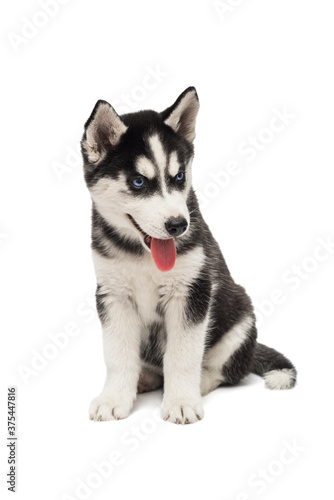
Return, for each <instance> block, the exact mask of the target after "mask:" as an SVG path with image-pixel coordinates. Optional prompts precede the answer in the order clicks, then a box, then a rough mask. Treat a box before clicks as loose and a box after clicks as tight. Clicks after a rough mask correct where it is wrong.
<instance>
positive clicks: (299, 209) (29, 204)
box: [0, 0, 334, 500]
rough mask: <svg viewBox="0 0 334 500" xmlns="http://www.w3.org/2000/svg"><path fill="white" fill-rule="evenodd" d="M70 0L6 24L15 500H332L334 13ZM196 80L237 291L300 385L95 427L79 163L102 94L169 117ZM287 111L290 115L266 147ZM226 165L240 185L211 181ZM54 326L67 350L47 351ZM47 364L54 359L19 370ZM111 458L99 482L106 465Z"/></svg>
mask: <svg viewBox="0 0 334 500" xmlns="http://www.w3.org/2000/svg"><path fill="white" fill-rule="evenodd" d="M62 3H63V4H64V5H61V6H59V9H58V12H55V11H54V13H53V16H51V15H45V14H44V16H43V14H42V16H41V15H40V12H43V9H42V8H41V6H40V4H39V2H38V1H33V0H29V1H28V2H27V1H23V0H20V1H16V2H11V3H10V2H7V3H6V4H3V5H2V11H4V12H2V13H1V19H2V38H1V40H2V61H3V62H2V72H1V73H2V77H1V83H2V87H3V88H2V92H1V110H2V117H1V118H2V119H1V126H2V132H1V139H2V141H1V142H2V145H1V184H0V185H1V200H0V202H1V211H0V259H1V297H0V304H1V340H2V348H1V358H2V360H1V384H2V390H1V405H0V408H1V419H0V425H1V454H0V455H1V474H0V475H1V488H2V491H4V492H6V485H5V481H6V472H7V469H8V466H7V450H6V429H7V417H6V404H7V402H6V390H7V389H6V388H7V386H8V385H13V384H14V385H17V386H18V401H17V405H18V408H17V410H18V429H17V431H18V436H19V440H18V448H17V453H18V484H17V487H18V492H17V494H16V497H15V498H18V499H20V500H21V499H24V500H25V499H28V498H34V499H36V500H42V499H43V500H45V499H46V498H47V499H52V500H53V499H63V500H64V499H69V498H71V499H72V500H73V498H92V499H96V500H97V499H105V498H114V497H115V498H118V499H120V500H123V499H128V498H147V499H155V498H159V499H162V500H165V499H167V498H168V499H170V498H173V499H174V498H175V499H181V498H187V499H188V498H194V499H202V498H210V499H213V500H249V499H252V500H253V499H257V498H264V499H266V500H267V499H269V500H276V499H277V500H281V499H282V498H285V499H287V500H290V499H295V498H312V499H313V498H330V496H331V494H332V479H331V476H332V464H331V463H330V457H331V454H332V449H333V433H332V422H333V410H332V409H331V407H330V399H332V394H333V388H332V371H333V370H332V366H331V363H332V358H333V353H332V352H333V351H332V349H333V342H332V336H333V312H332V310H333V270H334V249H333V248H332V246H333V244H332V246H330V245H331V244H330V243H329V244H328V245H329V246H328V247H327V250H326V248H325V247H323V248H322V250H319V247H318V245H319V241H321V240H319V238H322V240H323V241H327V240H329V241H332V242H333V240H334V229H333V208H334V207H333V173H332V172H333V146H332V143H333V116H334V105H333V89H334V78H333V38H334V36H333V5H332V2H331V1H330V0H327V1H325V0H319V1H318V2H315V1H309V0H299V1H298V0H295V1H291V0H280V1H279V2H278V1H268V0H244V1H236V0H234V1H233V0H229V1H228V0H226V2H223V1H222V2H221V3H222V4H224V3H225V6H227V7H228V9H227V8H226V12H225V14H224V11H223V10H222V9H220V14H219V12H218V10H219V9H217V8H215V7H214V2H213V0H203V1H190V0H183V1H176V0H169V2H157V1H154V0H142V1H138V2H137V1H135V0H128V1H126V2H121V1H118V2H115V1H111V2H108V1H102V0H97V1H94V2H93V1H80V2H79V0H70V1H68V2H65V1H63V2H62ZM27 20H29V22H32V21H33V22H34V23H35V24H39V25H41V24H44V26H40V27H38V28H33V27H31V25H30V28H29V27H27V26H28V24H27ZM23 32H24V33H25V35H27V34H28V35H29V37H30V38H25V40H22V39H20V38H17V37H18V36H23V35H22V33H23ZM15 36H16V38H15ZM14 39H15V42H14V41H13V40H14ZM152 71H155V72H156V73H157V72H158V74H159V75H160V76H156V77H155V80H154V78H153V77H151V78H150V77H149V76H147V75H148V74H150V72H152ZM189 85H194V86H196V88H197V91H198V95H199V98H200V103H201V109H200V114H199V118H198V127H197V138H196V142H195V146H196V157H195V162H194V185H195V188H196V189H197V191H198V192H199V193H202V197H203V196H204V197H205V199H206V203H203V204H202V205H203V214H204V216H205V218H206V220H207V222H208V223H209V225H210V228H211V229H212V231H213V233H214V235H215V237H216V239H217V240H218V241H219V243H220V245H221V247H222V251H223V253H224V256H225V258H226V260H227V263H228V266H229V268H230V270H231V273H232V275H233V277H234V278H235V280H236V281H237V282H239V283H241V284H242V285H244V286H245V287H246V289H247V291H248V293H249V294H250V295H251V297H252V299H253V301H254V303H255V305H256V306H257V309H258V310H259V309H261V307H262V308H263V306H266V316H264V315H263V313H262V316H261V317H262V322H261V325H260V327H259V339H260V340H261V341H262V342H264V343H266V344H268V345H270V346H273V347H275V348H277V349H278V350H280V351H282V352H284V353H285V354H286V355H287V356H288V357H289V358H290V359H291V360H292V361H293V362H294V363H295V365H296V367H297V369H298V372H299V379H298V386H297V387H296V388H295V389H294V390H292V391H282V392H271V391H269V390H266V389H265V388H264V384H263V381H262V380H261V379H260V378H258V377H256V376H250V377H249V378H248V379H247V380H246V381H245V382H244V383H243V384H242V385H240V386H239V387H235V388H228V389H227V388H225V389H223V388H222V389H218V390H216V391H215V392H214V393H212V394H210V395H209V396H207V397H206V398H205V399H204V409H205V418H204V420H203V421H201V422H199V423H197V424H196V425H191V426H184V427H181V426H176V425H172V424H168V423H165V422H163V421H161V420H160V419H159V418H158V417H154V415H155V414H156V408H158V407H159V405H160V402H161V397H162V394H161V392H159V391H158V392H155V393H152V394H146V395H142V396H140V397H139V398H138V401H137V402H136V404H135V407H134V410H133V412H132V414H131V416H130V417H129V418H128V419H127V420H124V421H119V422H107V423H93V422H91V421H89V419H88V407H89V403H90V400H91V399H92V398H93V397H94V396H96V395H97V394H98V392H99V391H100V389H101V388H102V384H103V378H104V372H105V368H104V362H103V357H102V336H101V333H100V325H99V322H98V320H97V317H96V313H95V306H94V304H93V303H92V298H93V296H94V292H95V276H94V271H93V265H92V261H91V255H90V199H89V195H88V192H87V190H86V187H85V184H84V181H83V176H82V169H81V161H80V159H78V156H77V155H76V154H75V151H76V149H77V145H78V141H79V140H80V138H81V134H82V131H83V124H84V122H85V120H86V119H87V118H88V116H89V114H90V112H91V110H92V108H93V106H94V104H95V102H96V101H97V99H105V100H108V101H109V102H111V103H114V104H115V106H116V107H117V105H118V107H119V111H120V112H121V111H122V110H124V105H125V103H124V100H125V99H127V97H126V96H129V98H130V101H131V103H130V104H131V106H133V108H132V109H133V110H136V109H140V108H152V109H156V110H159V111H160V110H163V109H164V108H166V107H167V106H169V105H171V104H172V103H173V102H174V100H175V99H176V98H177V96H178V95H179V94H180V93H181V92H182V91H183V90H184V89H185V88H186V87H188V86H189ZM148 87H150V88H148ZM122 106H123V108H121V107H122ZM128 106H129V105H128ZM274 109H276V110H279V111H280V110H281V111H282V110H284V109H285V110H286V112H287V113H288V114H289V116H290V117H291V116H293V118H290V121H289V123H288V124H286V125H285V126H284V127H283V129H282V130H281V131H280V132H275V133H272V134H271V135H270V132H268V130H267V131H263V129H266V128H267V127H268V126H269V125H270V123H272V121H271V120H272V118H273V116H274V114H275V111H274ZM130 110H131V109H129V111H130ZM254 136H259V137H260V139H261V138H263V139H264V140H267V143H266V144H265V146H264V144H263V143H261V141H260V146H261V147H262V150H261V151H257V150H255V151H256V154H255V157H254V158H252V159H251V161H249V160H250V156H251V155H250V154H248V155H246V154H245V153H242V151H243V150H242V149H241V150H240V148H242V147H243V146H242V144H243V143H244V141H246V142H247V141H248V140H249V138H251V137H254ZM250 140H252V139H250ZM253 156H254V154H252V157H253ZM232 160H233V161H237V162H238V166H239V168H238V173H237V174H235V175H233V176H232V177H230V179H228V180H227V181H226V183H225V185H224V187H222V186H219V185H218V184H216V185H213V184H212V183H213V180H212V175H213V174H212V173H216V174H217V172H222V171H225V172H226V168H227V164H228V162H230V161H232ZM60 172H61V174H60ZM220 175H221V176H222V175H224V174H222V173H221V174H220ZM210 197H211V198H210ZM205 199H204V198H203V200H204V201H205ZM314 256H315V257H314ZM293 266H300V268H299V271H298V268H293ZM294 272H298V273H300V272H302V274H301V275H300V276H301V277H300V278H294V280H293V279H292V278H293V276H294V274H293V273H294ZM273 297H274V298H277V297H278V298H279V302H280V303H276V304H274V305H273V303H272V305H271V306H270V305H269V303H268V300H271V301H272V298H273ZM260 315H261V313H259V316H260ZM71 328H72V329H73V328H74V333H76V335H75V336H73V335H72V336H71V337H69V336H68V332H69V330H70V329H71ZM65 329H67V333H66V334H64V331H65ZM59 332H62V333H63V335H61V338H62V339H63V342H65V340H66V339H67V345H66V346H64V347H63V348H59V349H57V348H55V347H53V350H52V345H53V346H54V342H53V341H52V340H51V337H50V334H51V335H52V334H54V335H55V334H57V333H59ZM58 337H59V338H60V336H58ZM50 344H51V348H50ZM48 349H49V350H48ZM50 349H51V350H50ZM43 352H47V353H48V355H52V353H53V355H54V358H53V359H48V360H46V361H44V366H43V365H42V364H41V363H42V361H39V363H40V364H39V370H35V371H34V372H32V371H31V372H28V373H29V375H26V376H25V377H24V376H23V375H22V370H27V369H30V370H32V367H33V365H34V366H35V368H36V363H38V362H37V361H36V353H38V354H39V355H40V356H41V355H42V354H43ZM34 358H35V359H34ZM22 367H23V368H22ZM20 370H21V372H20ZM138 431H139V432H140V434H136V433H138ZM135 434H136V437H134V436H135ZM130 438H131V439H130ZM289 446H290V447H291V446H294V447H295V452H294V455H293V454H291V452H288V451H284V450H285V449H287V447H289ZM117 452H118V453H119V457H121V458H119V461H118V462H117V460H116V462H117V463H116V465H114V469H113V471H112V472H111V469H110V470H109V471H107V465H106V464H104V466H105V468H104V471H105V475H107V472H109V476H108V477H105V478H103V479H102V478H101V475H99V474H98V473H96V469H95V468H94V467H95V466H94V463H95V464H101V462H105V461H107V460H109V459H110V457H111V456H112V454H115V453H116V454H117ZM115 456H116V455H115ZM111 458H112V457H111ZM120 462H121V463H120ZM287 462H289V463H287ZM109 463H110V462H109ZM261 468H262V470H261ZM263 470H264V471H265V472H263ZM263 474H265V476H264V477H265V478H264V479H260V476H263ZM80 481H81V483H80ZM87 481H88V484H90V489H87V487H86V489H85V488H84V486H82V485H83V483H85V484H86V485H87ZM94 481H95V482H94ZM78 484H81V489H80V488H78ZM76 488H77V490H76ZM8 495H10V494H9V493H8ZM8 498H12V497H10V496H8Z"/></svg>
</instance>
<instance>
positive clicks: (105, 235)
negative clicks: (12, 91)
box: [81, 87, 296, 424]
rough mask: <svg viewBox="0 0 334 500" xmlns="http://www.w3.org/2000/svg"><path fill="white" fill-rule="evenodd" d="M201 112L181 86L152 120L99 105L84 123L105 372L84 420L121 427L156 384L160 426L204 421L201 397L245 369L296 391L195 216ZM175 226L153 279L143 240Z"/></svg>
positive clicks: (292, 374) (146, 114) (286, 364)
mask: <svg viewBox="0 0 334 500" xmlns="http://www.w3.org/2000/svg"><path fill="white" fill-rule="evenodd" d="M198 108H199V102H198V97H197V93H196V90H195V88H193V87H189V88H188V89H187V90H185V91H184V92H183V93H182V94H181V95H180V96H179V98H178V99H177V100H176V102H175V103H174V104H173V105H172V106H171V107H169V108H168V109H166V110H165V111H163V112H161V113H158V112H155V111H140V112H137V113H131V114H126V115H122V116H119V115H118V114H117V113H116V111H115V110H114V109H113V108H112V106H110V104H108V103H107V102H105V101H98V102H97V104H96V106H95V108H94V110H93V112H92V114H91V116H90V118H89V119H88V121H87V123H86V124H85V132H84V135H83V139H82V143H81V144H82V153H83V159H84V173H85V180H86V183H87V186H88V188H89V191H90V194H91V198H92V204H93V212H92V252H93V260H94V265H95V270H96V277H97V291H96V301H97V310H98V313H99V317H100V320H101V323H102V328H103V345H104V357H105V362H106V365H107V377H106V381H105V385H104V388H103V390H102V392H101V394H100V395H99V396H98V397H97V398H95V399H94V400H93V401H92V403H91V406H90V418H91V419H92V420H112V419H121V418H125V417H127V416H128V415H129V414H130V411H131V408H132V406H133V403H134V400H135V398H136V395H137V393H138V392H145V391H151V390H154V389H156V388H158V387H163V403H162V417H163V418H164V419H165V420H168V421H170V422H174V423H181V424H184V423H192V422H196V421H197V420H200V419H201V418H202V417H203V406H202V396H203V395H205V394H208V393H209V392H210V391H213V390H214V389H216V388H217V387H219V386H221V385H231V384H237V383H238V382H240V381H241V380H242V379H243V378H244V377H245V376H246V375H247V374H249V373H250V372H253V373H256V374H258V375H261V376H262V377H263V378H264V380H265V383H266V386H267V387H269V388H270V389H289V388H291V387H293V386H294V385H295V381H296V370H295V368H294V366H293V365H292V363H291V362H290V361H289V360H288V359H286V358H285V357H284V356H283V355H282V354H280V353H278V352H276V351H275V350H273V349H270V348H268V347H266V346H264V345H262V344H259V343H257V340H256V337H257V331H256V326H255V316H254V312H253V307H252V304H251V300H250V299H249V297H248V295H247V294H246V292H245V290H244V288H242V287H241V286H240V285H237V284H236V283H235V282H234V281H233V279H232V277H231V275H230V273H229V270H228V268H227V266H226V263H225V260H224V258H223V256H222V254H221V251H220V249H219V246H218V244H217V242H216V241H215V239H214V238H213V236H212V234H211V232H210V230H209V228H208V226H207V224H206V223H205V221H204V220H203V218H202V215H201V213H200V210H199V206H198V202H197V199H196V195H195V193H194V190H193V188H192V185H191V168H192V160H193V155H194V147H193V140H194V138H195V122H196V116H197V112H198ZM180 172H182V173H183V179H182V180H177V179H179V178H180V177H182V174H180ZM137 178H140V179H144V185H143V186H142V187H140V188H138V187H135V186H134V185H133V182H134V179H137ZM140 182H141V181H140ZM175 220H177V221H179V220H181V221H182V223H183V227H182V230H181V232H182V234H180V235H179V236H176V237H175V246H176V250H177V257H176V262H175V266H174V267H173V269H172V270H170V271H167V272H161V271H160V270H159V269H158V268H157V267H156V265H155V263H154V261H153V258H152V255H151V252H150V248H149V246H148V245H147V243H145V239H146V238H147V237H154V238H159V239H168V238H171V234H172V233H170V232H169V229H168V221H175ZM179 232H180V231H178V233H179ZM178 233H177V234H178ZM149 239H150V238H149Z"/></svg>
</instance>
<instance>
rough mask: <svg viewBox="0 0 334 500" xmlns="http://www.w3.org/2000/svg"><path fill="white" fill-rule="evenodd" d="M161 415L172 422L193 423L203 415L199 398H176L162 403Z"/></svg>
mask: <svg viewBox="0 0 334 500" xmlns="http://www.w3.org/2000/svg"><path fill="white" fill-rule="evenodd" d="M161 416H162V418H163V419H164V420H166V421H167V422H172V423H173V424H193V423H195V422H198V420H201V419H202V418H203V417H204V411H203V406H202V402H201V400H200V399H199V400H191V401H190V400H188V399H178V400H169V401H164V402H163V403H162V409H161Z"/></svg>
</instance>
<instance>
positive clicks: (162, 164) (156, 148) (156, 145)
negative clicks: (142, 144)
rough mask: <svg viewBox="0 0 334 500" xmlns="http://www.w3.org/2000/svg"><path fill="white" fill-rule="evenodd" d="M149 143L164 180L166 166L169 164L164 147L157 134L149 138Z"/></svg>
mask: <svg viewBox="0 0 334 500" xmlns="http://www.w3.org/2000/svg"><path fill="white" fill-rule="evenodd" d="M148 142H149V145H150V148H151V151H152V154H153V157H154V160H155V163H156V164H157V166H158V168H159V170H160V172H161V173H162V178H163V177H164V172H165V169H166V164H167V157H166V153H165V151H164V149H163V146H162V144H161V141H160V139H159V137H158V135H157V134H154V135H152V136H151V137H150V138H149V140H148Z"/></svg>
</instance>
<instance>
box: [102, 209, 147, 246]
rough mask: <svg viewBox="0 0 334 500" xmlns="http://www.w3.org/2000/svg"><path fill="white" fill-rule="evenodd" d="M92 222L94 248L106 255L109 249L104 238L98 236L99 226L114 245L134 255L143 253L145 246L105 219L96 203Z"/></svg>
mask: <svg viewBox="0 0 334 500" xmlns="http://www.w3.org/2000/svg"><path fill="white" fill-rule="evenodd" d="M92 222H93V224H92V227H93V233H92V245H93V248H94V249H95V250H97V251H99V252H100V253H102V255H106V252H107V251H106V249H105V244H104V242H103V240H102V241H101V237H99V236H98V232H97V231H96V229H97V228H99V229H100V231H101V233H102V234H103V237H104V238H106V239H107V240H108V241H109V242H111V243H112V244H113V245H115V246H116V247H117V248H119V249H121V250H124V251H125V252H128V253H132V254H133V255H143V253H144V248H143V247H142V245H141V244H140V243H137V242H136V241H134V240H131V239H130V238H127V237H124V236H122V235H121V234H120V233H119V232H118V231H116V229H114V228H113V227H112V226H110V225H109V224H108V223H107V222H106V221H105V220H104V219H103V217H102V216H101V215H100V214H99V212H98V211H97V210H96V208H95V207H94V205H93V212H92ZM94 228H95V232H94ZM103 252H104V253H103Z"/></svg>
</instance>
